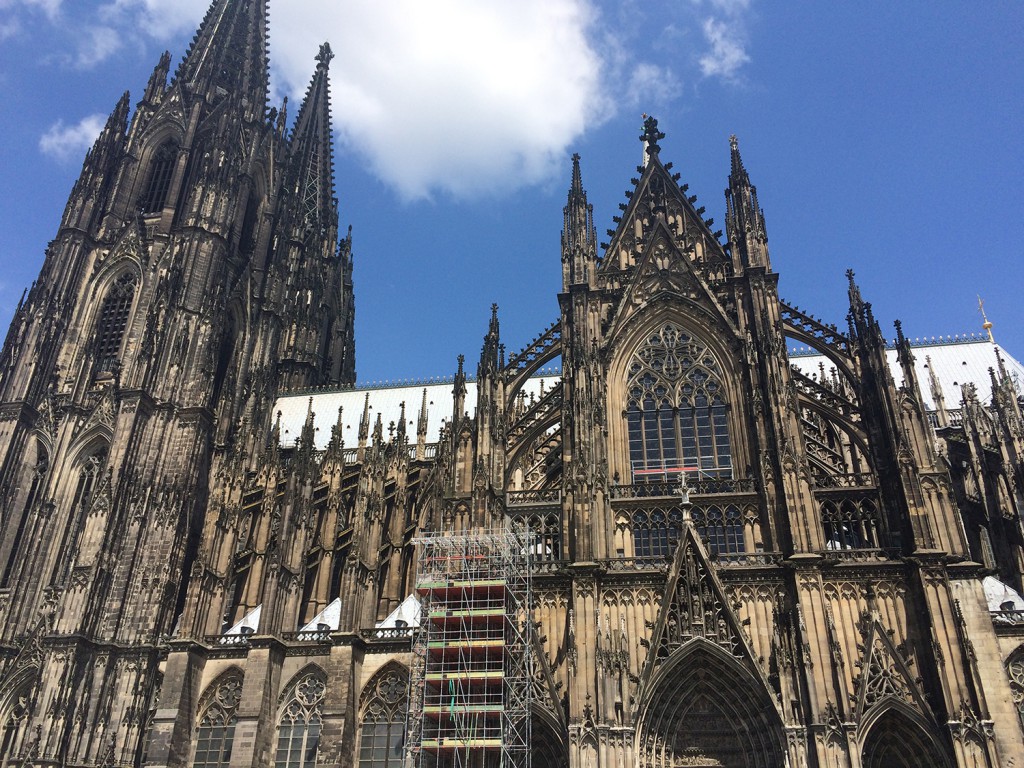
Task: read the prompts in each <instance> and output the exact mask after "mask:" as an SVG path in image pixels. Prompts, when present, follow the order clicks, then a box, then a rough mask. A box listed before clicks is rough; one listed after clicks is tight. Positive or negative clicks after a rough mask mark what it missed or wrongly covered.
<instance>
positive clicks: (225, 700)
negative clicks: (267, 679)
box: [192, 672, 242, 768]
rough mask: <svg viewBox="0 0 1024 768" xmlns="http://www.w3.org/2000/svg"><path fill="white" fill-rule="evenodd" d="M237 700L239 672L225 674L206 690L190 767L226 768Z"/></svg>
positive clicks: (240, 676)
mask: <svg viewBox="0 0 1024 768" xmlns="http://www.w3.org/2000/svg"><path fill="white" fill-rule="evenodd" d="M241 700H242V675H241V673H239V672H229V673H227V674H225V675H224V676H223V677H221V678H220V679H219V680H217V681H216V682H215V683H214V684H213V685H212V686H211V687H210V690H208V691H207V693H206V695H205V696H204V700H203V704H202V706H201V707H200V710H199V725H198V727H197V728H196V757H195V760H194V761H193V762H192V766H193V768H226V767H227V766H228V765H229V764H230V762H231V747H232V744H233V742H234V740H235V722H236V721H237V713H238V702H239V701H241Z"/></svg>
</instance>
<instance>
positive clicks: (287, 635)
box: [281, 629, 333, 643]
mask: <svg viewBox="0 0 1024 768" xmlns="http://www.w3.org/2000/svg"><path fill="white" fill-rule="evenodd" d="M332 631H333V630H330V629H313V630H307V631H305V632H284V633H282V635H281V639H282V640H287V641H290V642H293V643H295V642H297V643H322V642H324V641H326V640H330V639H331V632H332Z"/></svg>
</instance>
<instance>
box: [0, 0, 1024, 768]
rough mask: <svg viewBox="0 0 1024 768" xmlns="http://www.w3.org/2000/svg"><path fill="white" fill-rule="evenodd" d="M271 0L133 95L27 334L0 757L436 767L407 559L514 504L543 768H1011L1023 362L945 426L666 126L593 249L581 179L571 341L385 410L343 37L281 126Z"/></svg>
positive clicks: (239, 767) (1017, 688)
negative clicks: (680, 163) (337, 79)
mask: <svg viewBox="0 0 1024 768" xmlns="http://www.w3.org/2000/svg"><path fill="white" fill-rule="evenodd" d="M266 6H267V2H266V0H214V1H213V3H212V6H211V8H210V10H209V11H208V12H207V15H206V17H205V18H204V20H203V22H202V25H201V27H200V29H199V31H198V32H197V35H196V37H195V40H194V41H193V43H192V46H191V47H190V49H189V51H188V52H187V54H186V55H185V57H184V59H183V61H182V62H181V64H180V65H179V66H178V68H177V69H176V71H175V72H174V73H173V75H171V72H170V56H169V55H167V54H165V55H164V57H162V58H161V60H160V62H159V64H158V65H157V67H156V69H155V71H154V72H153V75H152V77H151V79H150V81H149V83H148V85H147V86H146V89H145V93H144V94H143V96H142V99H141V100H140V101H139V102H138V103H137V104H136V105H135V107H134V109H133V110H132V109H130V106H129V98H128V94H127V93H126V94H125V96H124V97H123V98H122V99H121V100H120V101H119V102H118V104H117V106H116V107H115V108H114V110H113V112H112V113H111V115H110V118H109V120H108V121H107V123H106V126H105V127H104V129H103V131H102V133H101V135H100V136H99V138H98V139H97V140H96V143H95V145H94V146H93V148H92V150H91V151H90V152H89V154H88V156H87V157H86V159H85V163H84V167H83V170H82V173H81V176H80V178H79V179H78V181H77V183H76V184H75V187H74V189H73V191H72V193H71V196H70V199H69V201H68V204H67V207H66V209H65V211H64V214H63V217H62V219H61V224H60V228H59V230H58V232H57V235H56V237H55V239H54V240H53V241H52V242H51V243H50V245H49V247H48V248H47V251H46V256H45V261H44V263H43V267H42V270H41V273H40V275H39V278H38V280H37V281H36V282H35V283H34V284H33V286H32V288H31V289H30V290H29V291H28V293H27V294H26V297H25V298H24V299H23V301H22V303H21V304H20V305H19V308H18V310H17V312H16V315H15V318H14V320H13V322H12V325H11V328H10V330H9V332H8V335H7V339H6V342H5V344H4V346H3V350H2V353H0V766H54V767H56V766H82V767H85V766H102V768H111V767H112V766H124V767H125V768H128V767H129V766H143V765H146V766H161V767H164V766H166V767H167V768H184V766H197V768H199V767H202V768H213V767H214V766H221V767H223V768H229V767H230V768H270V766H279V767H284V766H287V767H288V768H313V766H350V767H351V768H357V767H358V768H396V767H397V766H405V765H410V764H411V762H412V761H416V762H417V763H418V764H419V765H438V766H440V765H446V764H448V763H445V762H444V760H443V759H442V758H441V757H438V756H437V755H434V757H433V758H431V759H432V760H434V762H433V763H431V762H430V760H428V759H427V758H426V757H425V756H424V753H423V751H422V749H420V750H419V751H418V752H417V751H415V750H409V749H407V747H408V744H407V739H406V734H407V733H411V732H415V731H416V730H417V722H416V719H417V718H421V717H424V716H425V715H424V713H423V712H422V711H421V710H415V709H410V701H415V696H413V697H412V698H410V694H409V690H410V678H411V676H412V677H414V676H415V670H416V665H417V664H418V663H420V661H421V660H419V659H418V658H417V655H416V654H415V653H414V637H415V635H416V629H415V625H416V623H417V620H418V612H417V610H416V607H415V603H416V601H415V599H413V600H412V601H411V603H410V596H411V595H415V593H416V573H417V569H418V567H420V565H421V564H420V563H419V562H418V558H419V554H420V549H421V548H420V546H419V544H418V542H420V541H421V537H422V536H424V535H426V534H427V533H428V532H431V531H433V532H438V531H443V532H454V533H459V532H463V533H465V532H469V533H471V532H473V531H484V530H495V529H500V528H501V527H502V526H504V525H507V524H509V521H516V523H517V524H518V525H522V526H524V527H525V529H527V530H528V531H529V536H530V537H531V538H530V541H531V542H532V543H531V544H530V552H531V561H532V564H531V566H530V569H529V570H530V577H531V584H532V586H531V589H532V599H531V602H530V611H531V615H530V620H529V621H528V622H527V623H526V625H525V632H526V637H527V642H528V647H529V649H530V653H531V657H532V664H531V670H532V671H531V679H530V680H529V681H528V683H527V685H528V687H529V689H530V690H529V697H528V698H529V701H530V708H529V711H530V713H531V714H530V716H529V721H530V728H529V732H530V734H531V736H530V757H531V761H532V763H533V765H534V766H535V768H548V766H552V767H553V766H573V767H574V768H597V767H598V766H615V767H617V768H633V767H634V766H636V767H637V768H641V767H644V768H646V767H650V768H655V767H657V768H669V767H672V768H675V767H676V766H691V765H699V766H721V767H722V768H741V767H742V768H776V767H778V768H781V767H782V766H786V767H788V768H803V767H805V766H807V767H813V768H882V767H883V766H886V767H896V768H917V767H918V766H920V767H921V768H924V767H925V766H927V767H929V768H930V767H932V766H942V767H948V768H953V767H954V766H956V767H957V768H968V767H970V768H980V767H981V766H985V767H987V768H995V767H996V766H1007V767H1008V766H1013V765H1019V766H1024V741H1022V720H1021V718H1020V713H1021V711H1022V710H1021V707H1022V701H1024V611H1022V610H1020V609H1024V605H1020V606H1016V605H1013V604H1012V601H1011V603H1010V604H1007V605H1004V606H1003V607H1004V608H1006V610H1004V611H1001V612H999V613H998V615H996V614H993V612H992V611H991V610H990V607H991V606H990V601H989V600H988V598H987V597H986V593H985V588H984V583H983V578H984V577H986V576H991V575H992V574H996V575H998V577H999V578H1000V579H1001V580H1002V581H1003V582H1004V583H1006V584H1008V585H1010V586H1013V587H1016V588H1017V589H1020V587H1021V572H1022V566H1021V563H1022V562H1024V554H1022V553H1024V540H1022V528H1021V521H1020V513H1021V511H1022V507H1024V416H1022V412H1021V403H1022V398H1021V397H1020V393H1019V392H1018V391H1017V388H1016V384H1015V382H1014V380H1013V377H1012V376H1011V375H1010V374H1009V373H1008V372H1007V370H1006V367H1005V366H1004V364H1003V361H1002V359H1001V358H999V357H998V354H997V353H995V352H994V353H993V357H992V365H993V370H992V374H991V387H992V397H991V399H985V404H983V403H982V399H981V398H979V396H978V393H977V390H976V389H972V388H970V387H965V389H964V402H963V407H962V408H960V409H950V408H947V407H946V405H945V400H944V395H943V393H942V389H941V385H940V383H939V382H938V381H937V380H936V379H935V377H934V376H933V377H931V378H930V380H929V381H928V382H921V381H919V378H918V372H917V370H916V369H915V366H914V362H915V357H914V352H913V350H912V348H911V344H910V343H909V341H908V340H907V339H906V338H905V337H904V336H903V333H902V331H901V330H900V329H899V327H898V325H897V342H896V345H895V354H896V363H895V365H893V364H892V363H890V361H889V360H888V359H887V356H886V353H887V344H886V341H885V338H884V336H883V333H882V331H881V329H880V327H879V324H878V322H876V320H875V318H874V316H873V314H872V310H871V305H870V304H869V303H867V302H865V301H864V300H863V298H862V297H861V294H860V291H859V289H858V287H857V285H856V283H855V281H854V277H853V274H852V273H850V275H849V279H850V287H849V299H850V313H849V315H848V318H847V320H848V322H847V324H846V326H845V327H844V328H843V329H841V330H840V329H839V328H838V327H837V326H835V325H829V324H826V323H823V322H822V321H820V320H818V319H816V318H815V317H813V316H811V315H810V314H807V313H805V312H803V311H801V310H800V309H798V308H796V307H794V306H791V305H788V304H786V303H785V302H784V301H782V300H781V299H780V297H779V295H778V293H777V280H778V275H777V273H775V272H774V271H773V269H772V265H771V262H770V259H769V252H768V247H767V242H768V241H767V234H766V230H765V221H764V217H763V214H762V212H761V209H760V207H759V205H758V201H757V193H756V190H755V188H754V186H753V185H752V184H751V181H750V178H749V176H748V173H747V170H746V169H745V167H744V164H743V161H742V159H741V157H740V153H739V149H738V146H737V143H736V141H735V139H733V140H732V146H731V171H730V174H729V178H728V189H727V190H726V216H725V219H726V232H725V235H724V238H723V235H722V233H720V232H713V231H712V223H711V222H710V221H707V220H705V219H704V216H703V213H704V209H703V208H701V207H696V198H695V197H694V196H688V194H687V187H686V185H682V186H680V184H679V176H678V174H673V173H672V172H671V167H672V166H671V163H667V162H663V160H662V157H661V151H662V150H661V145H660V142H661V141H662V140H663V139H664V138H665V137H664V135H663V134H662V133H661V132H660V131H659V130H658V126H657V122H656V121H654V120H653V119H648V120H647V121H646V123H645V124H644V129H643V134H642V136H641V137H640V138H641V140H642V141H643V144H644V147H645V162H644V164H643V165H642V166H639V167H638V168H637V178H635V179H634V180H633V189H632V192H631V194H630V195H629V200H628V202H627V203H626V204H624V205H623V206H622V212H621V216H619V217H616V219H615V223H616V226H615V229H614V230H611V231H610V241H609V243H608V244H607V245H604V246H603V247H599V245H598V243H597V240H596V235H595V228H594V223H593V212H592V209H591V206H590V205H589V204H588V202H587V195H586V192H585V191H584V187H583V183H582V176H581V170H580V161H579V158H578V157H574V158H573V164H572V178H571V183H570V190H569V195H568V200H567V204H566V207H565V212H564V229H563V235H562V243H561V253H562V286H561V292H560V293H559V294H558V297H557V300H558V307H559V310H560V311H559V315H558V317H557V318H556V319H555V320H554V322H553V323H551V324H549V325H546V327H545V328H544V330H543V331H542V332H541V333H540V334H539V335H538V336H537V337H536V338H535V339H534V340H533V341H531V342H530V343H529V344H527V345H526V346H525V347H524V348H523V349H522V350H521V351H519V352H516V353H514V354H510V355H507V356H506V351H505V347H504V345H503V344H502V341H501V338H500V330H499V323H498V316H497V311H496V309H495V311H494V313H493V314H492V317H491V319H490V325H489V327H488V329H487V333H486V336H485V337H484V344H483V349H482V351H481V354H480V358H479V363H478V364H477V368H476V374H475V377H472V376H467V373H466V370H465V365H464V361H463V360H462V359H461V358H460V360H459V363H458V370H457V373H456V374H455V376H454V378H453V380H452V382H451V383H450V384H449V385H447V386H446V393H447V394H448V396H449V397H450V400H449V402H450V403H451V411H448V412H441V413H440V415H441V416H443V417H445V421H444V424H443V425H442V426H441V427H440V428H436V427H432V426H431V424H432V423H434V422H438V421H439V419H438V414H436V413H435V414H433V415H431V413H430V408H429V407H428V404H427V397H426V392H425V390H424V394H423V398H422V403H421V404H419V411H418V413H417V414H416V418H412V416H413V414H412V408H413V402H414V401H413V402H410V411H409V414H408V417H409V418H407V414H406V409H405V403H404V402H403V403H402V405H401V415H400V417H399V418H397V419H396V421H395V422H394V423H392V424H391V425H386V424H385V423H384V422H383V421H382V419H381V418H380V417H379V416H378V418H377V419H376V421H374V420H373V419H372V418H371V416H370V411H371V409H370V407H369V404H370V402H371V397H374V396H376V395H377V394H379V393H375V391H373V390H366V391H365V392H364V391H361V390H354V389H353V388H354V386H355V353H354V333H353V324H354V298H353V283H352V255H351V236H350V234H345V235H343V236H340V235H339V225H338V203H337V200H336V199H335V190H334V173H333V144H332V139H331V127H330V126H331V122H330V100H329V84H328V69H329V64H330V61H331V57H332V56H331V52H330V48H329V47H328V46H327V45H324V46H323V47H322V48H321V50H320V52H319V55H318V56H317V57H316V65H315V71H314V73H313V76H312V80H311V82H310V85H309V88H308V91H307V93H306V96H305V99H304V101H303V102H302V104H301V105H300V107H299V109H298V112H297V115H296V117H295V118H294V121H292V124H291V125H289V116H288V114H287V107H286V105H285V106H282V107H281V108H280V109H274V108H269V105H268V60H267V56H268V47H267V7H266ZM787 340H792V341H796V342H798V343H800V344H804V345H807V346H809V347H811V348H813V349H814V350H816V352H817V353H818V354H820V355H821V356H822V359H823V360H825V361H827V365H828V368H829V372H828V373H826V371H825V367H824V365H823V366H822V368H821V375H820V376H817V375H808V374H806V373H805V372H801V371H800V370H799V369H798V368H795V367H793V366H792V365H791V364H790V363H791V361H790V359H789V354H788V352H787ZM890 351H891V350H890ZM552 361H560V365H561V373H560V376H558V377H557V379H556V380H555V381H554V383H553V384H549V385H542V386H541V387H540V389H537V386H536V382H537V372H538V371H539V370H540V369H541V368H542V367H543V366H545V365H547V364H549V363H551V362H552ZM894 372H895V376H894ZM923 386H926V387H927V391H928V392H929V393H930V398H929V402H930V403H932V404H933V405H934V407H932V408H928V407H926V406H925V397H924V390H923ZM312 390H316V394H311V395H302V398H303V402H304V403H306V404H307V407H306V408H305V410H306V415H305V418H304V420H303V423H302V426H301V428H300V429H299V430H297V431H298V432H299V434H298V437H297V439H295V440H293V441H291V442H288V441H287V440H284V439H283V436H282V428H281V415H280V411H281V407H282V406H281V403H282V402H283V401H284V400H285V399H287V398H288V397H289V396H292V397H295V393H300V392H303V391H312ZM332 392H335V393H347V395H346V396H349V397H352V396H354V397H357V398H359V399H360V400H361V401H362V402H363V403H364V404H365V407H364V408H363V409H362V413H361V417H360V418H359V421H358V427H357V434H358V437H357V441H356V442H355V443H354V444H351V445H346V444H345V441H344V435H343V429H342V428H341V425H342V423H343V418H344V416H343V414H342V413H339V412H338V411H337V408H335V409H334V413H328V412H325V410H324V409H325V406H326V404H327V402H328V400H329V398H330V396H331V395H330V393H332ZM527 392H529V393H530V394H529V395H527V394H526V393H527ZM467 403H468V404H469V405H467ZM473 403H475V406H474V405H473ZM435 410H443V409H438V408H436V407H435ZM954 410H955V413H954ZM318 412H320V419H321V421H320V422H319V423H321V424H323V425H324V428H323V429H321V430H320V431H321V434H323V435H325V436H326V435H327V434H328V433H330V437H329V439H325V440H324V441H323V444H319V443H318V442H317V435H316V432H317V430H318V429H320V428H319V427H317V426H316V425H317V423H318V421H317V419H318V417H317V413H318ZM332 424H334V427H333V428H331V425H332ZM389 427H390V428H389ZM453 710H454V705H453ZM439 716H441V717H443V716H444V713H443V712H442V713H441V714H440V715H439ZM452 764H455V763H452ZM466 764H467V765H469V764H470V763H466ZM471 764H473V765H476V764H477V763H471ZM490 764H491V762H488V761H487V760H486V759H483V760H481V762H479V765H481V766H484V765H490Z"/></svg>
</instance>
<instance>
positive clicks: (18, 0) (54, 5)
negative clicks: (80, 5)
mask: <svg viewBox="0 0 1024 768" xmlns="http://www.w3.org/2000/svg"><path fill="white" fill-rule="evenodd" d="M62 2H63V0H0V9H3V10H6V9H8V8H17V7H18V6H23V7H27V8H37V9H39V10H41V11H42V12H43V13H45V14H46V16H47V18H50V19H55V18H57V15H58V14H59V13H60V7H61V4H62Z"/></svg>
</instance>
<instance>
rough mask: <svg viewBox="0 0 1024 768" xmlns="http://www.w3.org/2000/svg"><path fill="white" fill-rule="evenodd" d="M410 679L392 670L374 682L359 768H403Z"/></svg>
mask: <svg viewBox="0 0 1024 768" xmlns="http://www.w3.org/2000/svg"><path fill="white" fill-rule="evenodd" d="M408 690H409V679H408V677H406V676H405V675H403V674H402V673H401V672H399V671H398V670H397V669H388V670H386V671H385V672H384V674H382V675H379V676H378V677H377V678H376V679H375V680H373V681H371V682H370V687H369V689H368V690H367V692H366V703H365V704H364V705H363V721H362V729H361V731H360V736H359V768H399V766H401V765H402V762H403V756H404V754H405V728H406V712H407V710H408V695H409V693H408Z"/></svg>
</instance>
